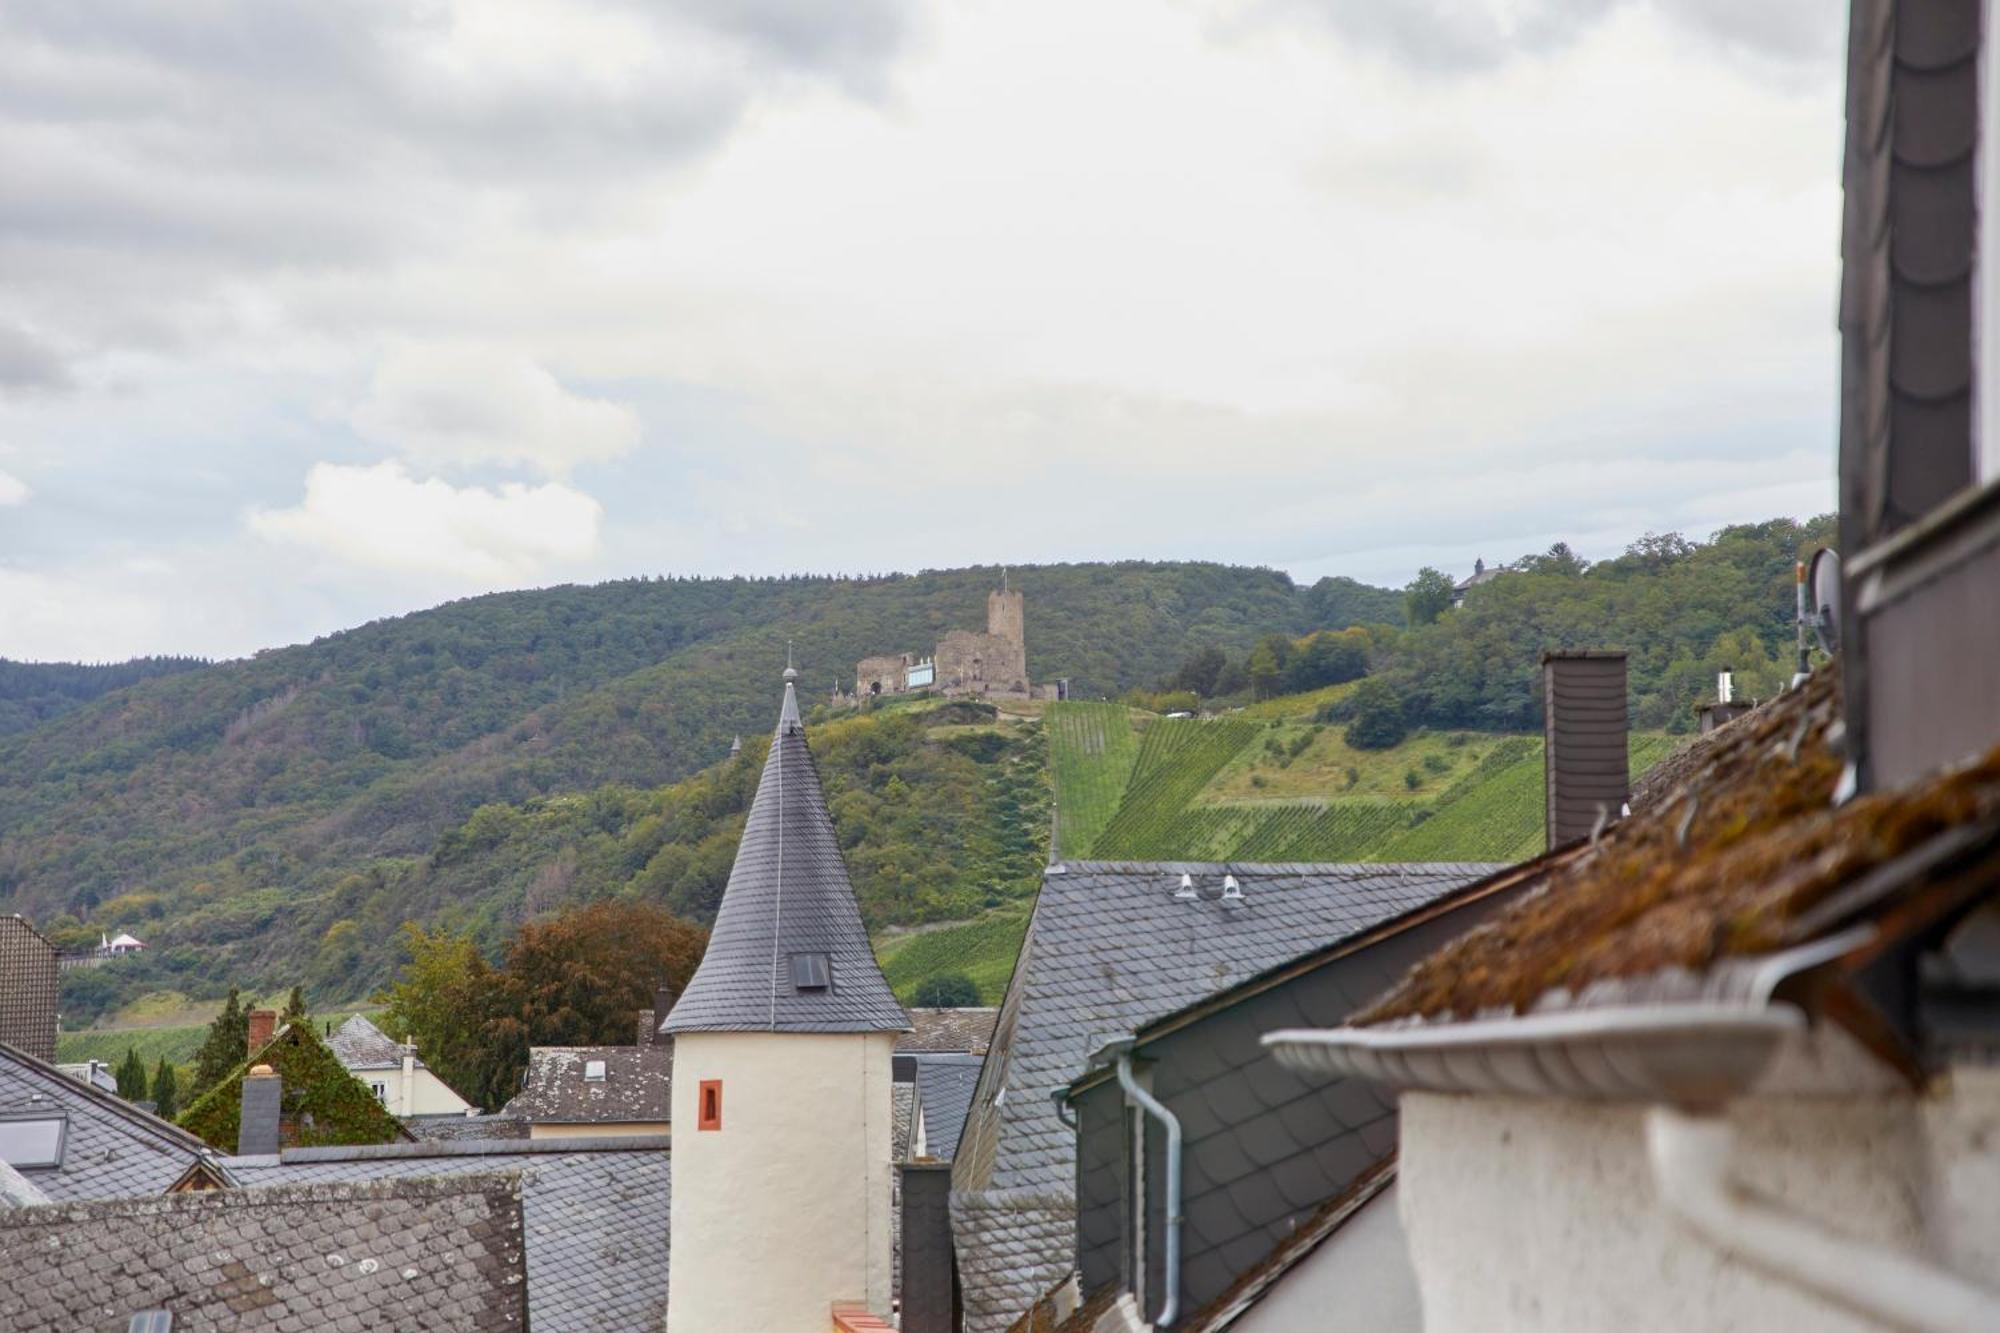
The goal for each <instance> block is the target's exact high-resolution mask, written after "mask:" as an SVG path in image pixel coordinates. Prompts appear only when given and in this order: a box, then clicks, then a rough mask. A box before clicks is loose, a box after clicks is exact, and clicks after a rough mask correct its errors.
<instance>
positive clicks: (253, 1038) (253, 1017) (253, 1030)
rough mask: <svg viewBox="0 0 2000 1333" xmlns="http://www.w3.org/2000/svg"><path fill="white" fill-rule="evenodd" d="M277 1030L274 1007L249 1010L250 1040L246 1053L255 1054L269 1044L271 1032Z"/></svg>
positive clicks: (276, 1016)
mask: <svg viewBox="0 0 2000 1333" xmlns="http://www.w3.org/2000/svg"><path fill="white" fill-rule="evenodd" d="M277 1030H278V1011H277V1010H276V1009H252V1010H251V1011H250V1040H249V1042H248V1043H247V1045H248V1047H249V1050H248V1051H246V1052H245V1054H247V1055H255V1054H257V1052H259V1051H261V1050H263V1049H264V1048H265V1047H266V1046H268V1045H270V1044H271V1034H272V1033H273V1032H276V1031H277Z"/></svg>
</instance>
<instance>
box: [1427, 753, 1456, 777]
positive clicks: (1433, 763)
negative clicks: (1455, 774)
mask: <svg viewBox="0 0 2000 1333" xmlns="http://www.w3.org/2000/svg"><path fill="white" fill-rule="evenodd" d="M1424 769H1425V771H1426V772H1430V773H1449V772H1451V761H1450V760H1449V759H1446V758H1445V757H1444V756H1443V755H1441V754H1427V755H1425V756H1424Z"/></svg>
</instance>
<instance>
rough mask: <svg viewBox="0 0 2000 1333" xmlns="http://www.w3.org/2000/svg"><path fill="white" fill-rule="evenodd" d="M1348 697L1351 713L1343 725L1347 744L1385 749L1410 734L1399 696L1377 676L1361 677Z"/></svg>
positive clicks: (1399, 742) (1360, 748) (1356, 747)
mask: <svg viewBox="0 0 2000 1333" xmlns="http://www.w3.org/2000/svg"><path fill="white" fill-rule="evenodd" d="M1348 697H1349V699H1350V700H1351V701H1352V703H1353V706H1354V712H1353V720H1352V721H1350V722H1349V723H1348V724H1347V743H1348V744H1349V745H1351V746H1353V747H1354V748H1355V749H1357V750H1387V749H1390V748H1391V747H1393V746H1397V745H1400V744H1402V743H1403V738H1404V737H1405V736H1407V735H1409V734H1410V726H1409V722H1408V721H1407V720H1406V719H1405V718H1404V716H1403V701H1402V699H1401V698H1399V697H1398V696H1397V694H1396V692H1395V690H1393V689H1391V688H1390V687H1389V685H1388V682H1386V681H1384V680H1382V679H1381V678H1380V677H1379V676H1370V677H1368V678H1367V679H1366V680H1363V681H1362V682H1361V684H1359V685H1357V686H1356V687H1355V689H1354V693H1353V694H1352V695H1350V696H1348Z"/></svg>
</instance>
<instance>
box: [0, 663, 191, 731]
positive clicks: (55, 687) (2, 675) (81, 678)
mask: <svg viewBox="0 0 2000 1333" xmlns="http://www.w3.org/2000/svg"><path fill="white" fill-rule="evenodd" d="M207 665H208V663H207V662H204V661H203V660H201V659H200V658H198V657H140V658H135V659H133V660H132V661H130V662H117V663H111V664H106V665H90V664H85V663H80V662H10V661H8V660H6V659H5V658H0V736H10V735H12V734H14V733H15V732H18V731H28V730H30V729H32V728H34V727H39V726H41V725H42V724H43V723H44V722H51V721H54V720H55V719H56V718H59V717H61V716H62V715H63V714H65V713H73V712H75V711H76V710H77V709H79V708H81V707H83V706H84V705H85V704H87V703H89V702H90V701H91V700H93V699H101V698H103V697H104V696H105V695H107V694H109V693H111V692H112V691H113V690H122V689H124V688H126V687H127V686H129V685H136V684H138V683H139V682H140V681H142V680H151V679H152V678H153V677H155V676H171V675H175V674H177V673H179V672H183V671H195V670H199V669H200V668H202V667H205V666H207Z"/></svg>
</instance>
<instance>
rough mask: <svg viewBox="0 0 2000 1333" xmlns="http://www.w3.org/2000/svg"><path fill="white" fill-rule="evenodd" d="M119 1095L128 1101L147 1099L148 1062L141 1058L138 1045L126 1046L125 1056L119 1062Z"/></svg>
mask: <svg viewBox="0 0 2000 1333" xmlns="http://www.w3.org/2000/svg"><path fill="white" fill-rule="evenodd" d="M117 1072H118V1095H119V1096H120V1097H123V1098H124V1099H125V1100H126V1101H128V1102H143V1101H145V1100H146V1062H145V1061H144V1060H141V1059H140V1058H139V1050H138V1048H137V1047H136V1046H127V1047H126V1048H125V1058H124V1059H123V1060H120V1061H119V1062H118V1071H117Z"/></svg>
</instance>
